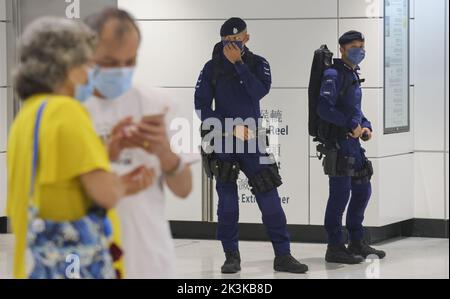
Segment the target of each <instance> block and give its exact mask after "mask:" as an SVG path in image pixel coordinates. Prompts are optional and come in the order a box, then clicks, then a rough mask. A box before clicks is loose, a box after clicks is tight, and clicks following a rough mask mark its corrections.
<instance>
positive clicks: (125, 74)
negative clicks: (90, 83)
mask: <svg viewBox="0 0 450 299" xmlns="http://www.w3.org/2000/svg"><path fill="white" fill-rule="evenodd" d="M133 75H134V67H121V68H101V67H99V68H98V69H97V70H96V72H95V75H94V87H95V89H96V90H97V91H98V92H99V93H100V94H101V95H102V96H104V97H105V98H106V99H108V100H114V99H117V98H118V97H120V96H121V95H123V94H124V93H126V92H127V91H128V90H130V88H131V85H132V83H133Z"/></svg>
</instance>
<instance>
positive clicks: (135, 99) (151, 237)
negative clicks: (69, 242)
mask: <svg viewBox="0 0 450 299" xmlns="http://www.w3.org/2000/svg"><path fill="white" fill-rule="evenodd" d="M85 106H86V108H87V109H88V110H89V112H90V114H91V117H92V120H93V122H94V125H95V128H96V131H97V134H99V135H100V136H101V137H102V138H103V139H104V140H106V138H107V137H108V135H109V134H110V132H111V130H112V128H113V127H114V126H115V125H116V124H117V123H118V122H119V121H121V120H123V119H124V118H126V117H128V116H132V117H133V119H134V121H136V122H138V121H140V120H141V118H142V117H143V116H144V115H155V114H161V113H163V112H164V111H165V109H168V113H167V114H166V123H167V127H168V124H169V123H170V121H171V119H173V118H174V117H175V113H174V105H173V104H172V103H171V102H170V101H169V99H168V98H166V97H164V96H163V95H162V93H161V92H160V91H158V90H156V89H145V91H144V90H143V89H141V88H132V89H131V90H130V91H128V92H127V93H126V94H124V95H122V96H121V97H120V98H118V99H115V100H104V99H100V98H97V97H91V98H90V99H89V100H88V101H87V102H86V103H85ZM141 165H146V166H148V167H151V168H153V169H154V170H155V172H156V180H155V183H154V184H153V185H152V186H151V187H149V188H148V189H146V190H145V191H142V192H140V193H138V194H136V195H133V196H129V197H127V198H124V199H123V200H121V201H120V202H119V204H118V206H117V212H118V215H119V218H120V222H121V233H122V242H123V244H122V247H123V250H124V264H125V275H126V278H129V279H152V278H174V275H175V247H174V243H173V240H172V236H171V232H170V227H169V223H168V221H167V218H166V213H165V196H164V189H163V182H164V178H163V174H162V171H161V167H160V162H159V159H158V158H157V157H156V156H155V155H150V154H148V153H147V152H145V151H143V150H141V149H126V150H124V151H123V152H122V154H121V156H120V158H119V160H118V161H116V162H113V163H112V166H113V169H114V170H115V171H116V172H117V173H118V174H119V175H122V174H125V173H128V172H130V171H132V170H133V169H135V168H136V167H138V166H141Z"/></svg>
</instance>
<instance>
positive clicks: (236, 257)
mask: <svg viewBox="0 0 450 299" xmlns="http://www.w3.org/2000/svg"><path fill="white" fill-rule="evenodd" d="M225 257H226V260H225V263H224V264H223V266H222V273H224V274H234V273H238V272H239V271H241V255H240V254H239V251H230V252H225Z"/></svg>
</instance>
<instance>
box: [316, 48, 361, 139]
mask: <svg viewBox="0 0 450 299" xmlns="http://www.w3.org/2000/svg"><path fill="white" fill-rule="evenodd" d="M329 68H334V65H333V53H332V52H331V51H330V50H329V49H328V47H327V45H322V46H321V47H320V48H319V49H317V50H316V51H315V52H314V58H313V62H312V67H311V76H310V80H309V87H308V106H309V119H308V130H309V135H310V136H312V137H315V138H316V139H315V141H320V142H324V141H326V140H324V139H329V140H330V141H332V140H334V139H336V138H340V137H342V136H346V134H347V133H348V132H347V129H346V128H339V127H337V126H335V125H332V124H330V123H328V122H326V121H324V120H322V119H321V118H320V116H319V115H318V114H317V106H318V105H319V98H320V89H321V87H322V80H323V74H324V72H325V70H327V69H329ZM344 75H345V73H344ZM359 82H364V80H359ZM356 83H358V81H356V82H354V81H353V80H349V79H348V78H347V77H345V78H344V82H343V85H342V88H341V91H340V93H339V98H342V97H344V96H345V95H346V94H347V92H348V90H349V88H350V86H352V85H353V84H356ZM319 135H320V136H319Z"/></svg>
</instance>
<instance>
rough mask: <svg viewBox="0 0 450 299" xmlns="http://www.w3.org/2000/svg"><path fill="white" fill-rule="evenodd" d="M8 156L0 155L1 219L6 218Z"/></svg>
mask: <svg viewBox="0 0 450 299" xmlns="http://www.w3.org/2000/svg"><path fill="white" fill-rule="evenodd" d="M6 179H7V175H6V154H2V153H0V217H2V216H6V196H7V193H6V191H7V190H6V181H7V180H6Z"/></svg>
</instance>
